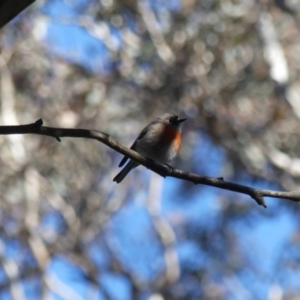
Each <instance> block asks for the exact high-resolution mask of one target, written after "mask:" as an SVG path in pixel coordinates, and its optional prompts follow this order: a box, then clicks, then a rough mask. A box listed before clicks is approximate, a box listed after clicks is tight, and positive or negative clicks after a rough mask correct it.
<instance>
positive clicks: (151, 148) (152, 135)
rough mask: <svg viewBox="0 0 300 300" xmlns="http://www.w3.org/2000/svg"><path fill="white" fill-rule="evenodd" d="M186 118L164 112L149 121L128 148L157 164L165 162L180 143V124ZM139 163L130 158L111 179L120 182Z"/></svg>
mask: <svg viewBox="0 0 300 300" xmlns="http://www.w3.org/2000/svg"><path fill="white" fill-rule="evenodd" d="M185 120H186V119H183V118H182V119H181V118H179V117H178V116H177V115H176V114H173V113H165V114H163V115H162V116H160V117H158V118H156V119H155V120H153V121H152V122H150V123H149V124H148V125H147V126H146V127H145V128H144V129H143V130H142V131H141V133H140V134H139V136H138V137H137V139H136V140H135V141H134V143H133V144H132V146H131V147H130V149H132V150H134V151H136V152H138V153H139V154H141V155H142V156H144V157H146V158H148V159H151V160H153V161H155V162H156V163H159V164H167V163H168V162H170V161H171V160H172V159H173V158H174V157H175V156H176V154H177V153H178V151H179V148H180V145H181V127H182V126H181V125H182V122H184V121H185ZM128 159H129V157H127V156H124V157H123V159H122V160H121V162H120V164H119V167H122V166H124V164H125V163H126V162H127V160H128ZM138 165H139V163H138V162H136V161H134V160H132V159H131V160H130V161H129V162H128V163H127V164H126V165H125V167H124V168H123V169H122V170H121V172H120V173H118V174H117V176H116V177H115V178H114V179H113V181H115V182H116V183H120V182H121V181H122V180H123V179H124V178H125V177H126V176H127V174H128V173H129V172H130V171H131V170H132V169H134V168H135V167H137V166H138Z"/></svg>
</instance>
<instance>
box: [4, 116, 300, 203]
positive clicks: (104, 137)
mask: <svg viewBox="0 0 300 300" xmlns="http://www.w3.org/2000/svg"><path fill="white" fill-rule="evenodd" d="M42 125H43V120H42V119H39V120H37V121H36V122H35V123H32V124H28V125H18V126H0V135H6V134H38V135H45V136H51V137H54V138H56V139H57V140H58V141H59V142H60V141H61V140H60V138H62V137H74V138H87V139H94V140H98V141H100V142H102V143H103V144H105V145H107V146H108V147H110V148H112V149H114V150H116V151H117V152H119V153H121V154H124V155H126V156H128V157H130V158H132V159H134V160H135V161H137V162H139V163H140V164H141V165H143V166H145V167H146V168H148V169H150V170H152V171H153V172H155V173H157V174H159V175H161V176H163V177H167V176H169V177H174V178H179V179H183V180H186V181H190V182H193V183H194V184H204V185H209V186H214V187H216V188H219V189H224V190H229V191H233V192H237V193H242V194H245V195H249V196H250V197H252V198H253V199H254V200H255V201H256V202H257V204H259V205H262V206H264V207H267V205H266V203H265V201H264V197H272V198H281V199H288V200H291V201H294V202H300V192H281V191H273V190H262V189H255V188H251V187H248V186H245V185H240V184H236V183H232V182H228V181H225V180H224V179H223V178H222V177H220V178H214V177H205V176H201V175H199V174H195V173H190V172H186V171H182V170H178V169H174V168H170V167H168V166H164V165H160V164H157V163H155V162H153V161H152V160H149V159H147V158H145V157H143V156H141V155H140V154H138V153H137V152H135V151H133V150H131V149H128V148H127V147H125V146H123V145H122V144H120V143H118V142H117V141H116V140H114V139H113V138H111V137H110V136H109V135H108V134H106V133H103V132H100V131H97V130H87V129H70V128H54V127H45V126H42Z"/></svg>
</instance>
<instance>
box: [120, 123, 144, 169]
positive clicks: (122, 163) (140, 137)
mask: <svg viewBox="0 0 300 300" xmlns="http://www.w3.org/2000/svg"><path fill="white" fill-rule="evenodd" d="M148 128H149V127H148V126H146V127H145V128H144V129H143V130H142V131H141V133H140V134H139V136H138V137H137V139H136V140H135V141H134V143H133V144H132V146H131V147H130V149H132V150H134V148H135V145H136V143H137V141H139V140H140V139H142V138H143V137H144V136H145V134H146V133H147V131H148ZM128 158H129V157H128V156H124V157H123V159H122V160H121V161H120V163H119V167H122V166H123V165H124V164H125V163H126V162H127V160H128Z"/></svg>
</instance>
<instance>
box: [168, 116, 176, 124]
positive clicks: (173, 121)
mask: <svg viewBox="0 0 300 300" xmlns="http://www.w3.org/2000/svg"><path fill="white" fill-rule="evenodd" d="M177 121H178V116H173V117H171V118H170V119H169V122H170V123H176V122H177Z"/></svg>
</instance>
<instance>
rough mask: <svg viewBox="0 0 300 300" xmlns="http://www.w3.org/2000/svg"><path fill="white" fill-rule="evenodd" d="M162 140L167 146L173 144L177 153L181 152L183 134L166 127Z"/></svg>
mask: <svg viewBox="0 0 300 300" xmlns="http://www.w3.org/2000/svg"><path fill="white" fill-rule="evenodd" d="M161 138H162V140H163V141H164V142H165V143H166V144H167V145H171V144H172V143H173V146H174V148H175V149H174V150H175V152H177V151H178V150H179V148H180V145H181V134H180V132H179V131H178V130H177V129H176V128H173V127H171V126H164V130H163V132H162V137H161Z"/></svg>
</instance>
